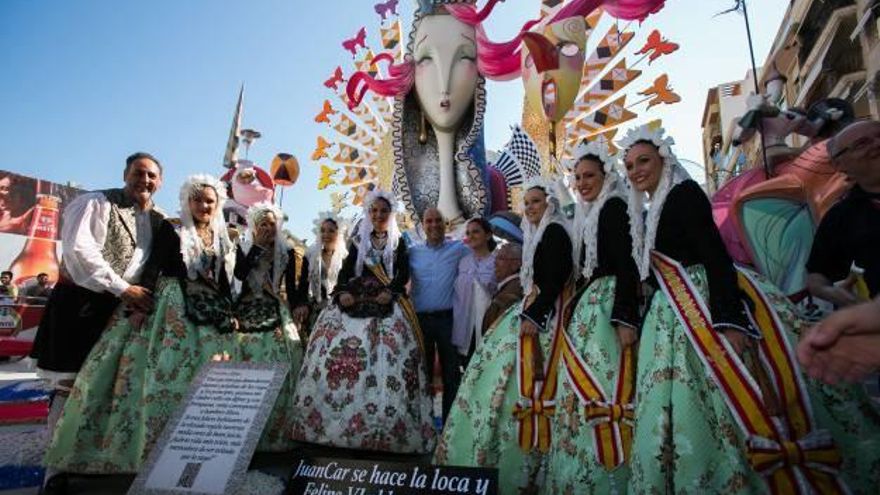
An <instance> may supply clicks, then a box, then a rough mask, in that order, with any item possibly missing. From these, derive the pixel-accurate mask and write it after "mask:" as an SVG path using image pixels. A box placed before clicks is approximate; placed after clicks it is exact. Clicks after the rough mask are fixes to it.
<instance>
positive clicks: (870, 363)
mask: <svg viewBox="0 0 880 495" xmlns="http://www.w3.org/2000/svg"><path fill="white" fill-rule="evenodd" d="M797 355H798V360H799V361H800V362H801V364H802V365H804V367H805V369H806V370H807V374H809V375H810V376H812V377H813V378H816V379H819V380H822V381H824V382H828V383H836V382H837V381H839V380H840V379H843V380H846V381H860V380H862V379H864V377H865V376H867V375H868V374H869V373H871V372H872V370H876V369H878V368H880V299H875V300H874V301H871V302H867V303H863V304H859V305H857V306H853V307H851V308H845V309H841V310H838V311H836V312H834V313H832V314H831V315H830V316H829V317H827V318H825V319H824V320H822V321H821V322H820V323H818V324H817V325H816V326H814V327H813V328H811V329H809V330H808V331H807V333H806V334H805V335H804V336H803V337H802V338H801V341H800V342H799V343H798V346H797Z"/></svg>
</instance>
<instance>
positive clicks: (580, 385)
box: [541, 143, 641, 495]
mask: <svg viewBox="0 0 880 495" xmlns="http://www.w3.org/2000/svg"><path fill="white" fill-rule="evenodd" d="M575 157H577V158H576V159H575V160H573V162H574V164H575V165H576V164H577V162H578V161H579V159H581V158H583V157H591V158H592V159H595V160H598V161H599V162H600V163H601V164H602V166H603V168H604V176H605V180H604V182H603V185H602V189H601V191H600V193H599V196H598V197H597V198H596V199H595V200H593V201H591V202H584V201H583V200H581V201H579V202H578V205H577V209H576V211H575V222H574V239H575V243H574V253H575V255H574V260H575V262H576V263H577V264H576V265H575V266H577V267H578V268H579V269H578V272H577V277H578V284H577V286H578V293H577V294H576V296H575V297H574V298H573V299H572V301H571V302H570V303H569V304H570V305H573V306H574V307H573V313H572V317H571V321H570V323H569V325H568V328H567V332H566V333H565V335H564V336H563V337H564V338H563V340H562V343H561V344H562V346H563V349H562V356H561V359H560V362H559V366H560V370H559V376H558V383H559V385H558V391H557V394H558V396H557V399H556V413H555V414H554V416H553V420H552V422H553V444H552V445H551V447H550V452H549V453H548V454H547V476H546V479H545V481H544V483H543V485H542V486H541V489H542V493H546V494H548V495H550V494H561V493H609V494H610V493H625V491H626V483H627V479H628V476H629V467H628V465H627V460H628V456H629V447H630V443H631V441H632V428H633V406H634V404H633V403H634V387H633V386H634V377H633V372H634V371H635V356H634V352H635V351H634V347H628V348H627V349H622V348H621V346H620V342H619V340H618V337H617V332H616V330H615V326H617V325H625V326H628V327H630V328H632V329H634V330H636V331H637V329H638V327H639V322H640V319H639V299H638V292H639V271H638V267H637V266H636V261H635V260H636V259H638V252H637V251H636V250H635V249H634V248H633V241H632V239H633V238H634V237H635V238H638V233H639V232H640V230H639V229H640V226H641V218H640V216H639V214H638V212H635V211H634V210H631V211H628V203H627V200H626V191H625V187H624V184H623V179H622V178H621V177H620V176H619V175H618V174H617V171H616V170H615V167H614V165H615V162H616V160H614V159H613V158H612V157H610V156H609V155H608V152H607V148H606V147H605V146H603V145H600V144H598V143H593V144H589V145H582V146H579V147H578V149H576V150H575Z"/></svg>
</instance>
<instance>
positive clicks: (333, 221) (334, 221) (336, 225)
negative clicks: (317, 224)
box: [321, 218, 339, 230]
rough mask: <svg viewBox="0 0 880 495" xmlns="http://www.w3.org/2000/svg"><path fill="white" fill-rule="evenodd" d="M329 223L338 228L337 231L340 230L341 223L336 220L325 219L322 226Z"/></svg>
mask: <svg viewBox="0 0 880 495" xmlns="http://www.w3.org/2000/svg"><path fill="white" fill-rule="evenodd" d="M327 222H330V223H332V224H333V226H334V227H336V230H339V223H338V222H337V221H336V219H335V218H325V219H324V220H323V221H321V225H324V224H325V223H327Z"/></svg>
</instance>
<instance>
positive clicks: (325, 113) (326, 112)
mask: <svg viewBox="0 0 880 495" xmlns="http://www.w3.org/2000/svg"><path fill="white" fill-rule="evenodd" d="M336 113H338V112H337V111H336V110H333V105H331V104H330V100H324V109H323V110H321V113H319V114H318V115H316V116H315V122H317V123H319V124H320V123H321V122H326V123H328V124H329V123H330V115H335V114H336Z"/></svg>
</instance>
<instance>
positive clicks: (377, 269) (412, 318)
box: [364, 263, 433, 368]
mask: <svg viewBox="0 0 880 495" xmlns="http://www.w3.org/2000/svg"><path fill="white" fill-rule="evenodd" d="M364 266H366V267H367V268H369V269H370V272H372V273H373V275H375V276H376V278H377V279H379V282H382V284H383V285H386V286H388V285H391V277H389V276H388V274H387V273H385V269H384V268H382V265H379V264H375V265H370V264H368V263H364ZM397 302H398V303H399V304H400V309H402V310H403V316H404V317H406V319H407V320H409V324H410V326H411V327H412V331H413V334H414V335H415V337H416V342H417V343H418V344H419V350H421V351H422V355H423V356H424V355H425V339H424V337H422V327H420V326H419V318H418V317H417V316H416V308H415V306H413V304H412V300H410V298H409V296H407V295H405V294H404V295H401V296H400V297H398V298H397ZM426 358H427V357H426ZM428 359H432V361H430V362H429V363H428V364H429V368H430V367H431V366H430V365H431V364H432V363H433V356H432V357H431V358H428Z"/></svg>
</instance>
